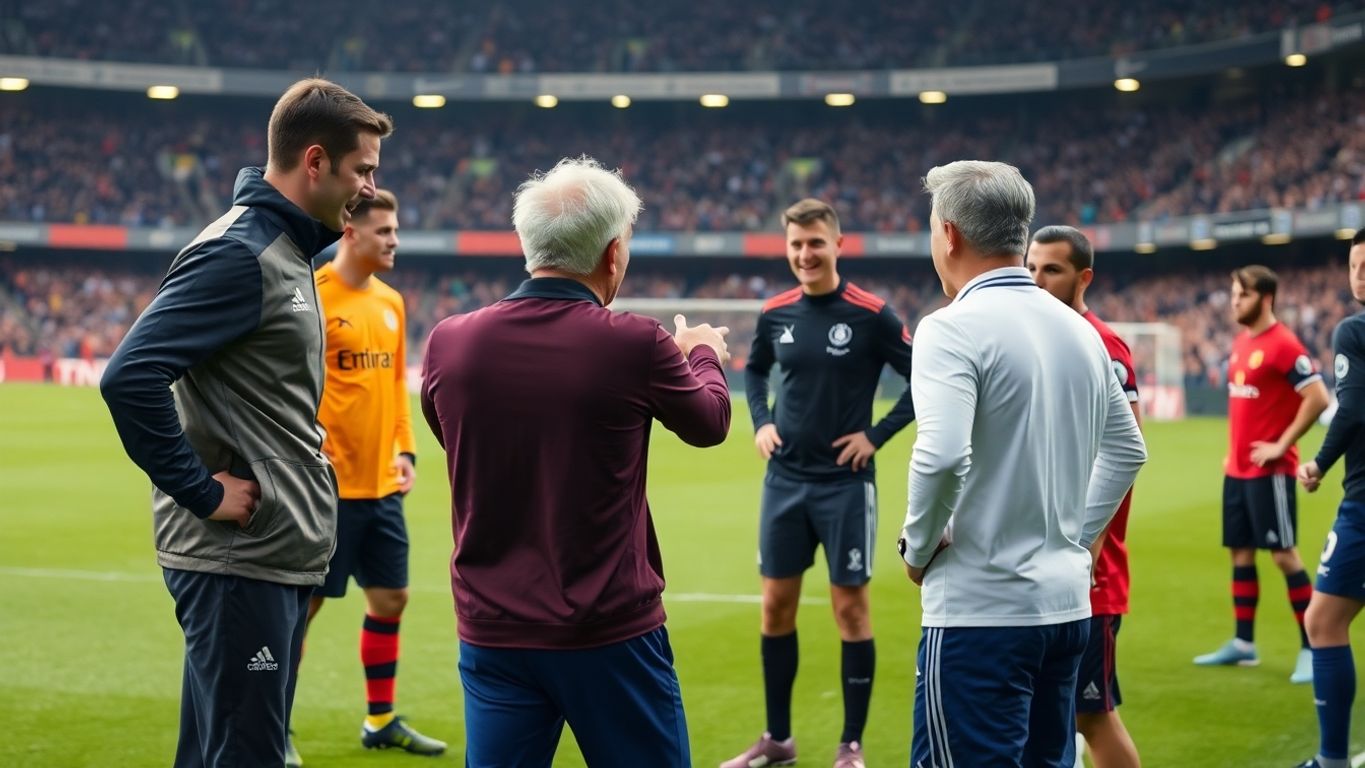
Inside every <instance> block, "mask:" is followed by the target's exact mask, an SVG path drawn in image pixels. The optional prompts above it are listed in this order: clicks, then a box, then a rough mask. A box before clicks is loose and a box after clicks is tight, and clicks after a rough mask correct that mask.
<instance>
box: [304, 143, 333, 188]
mask: <svg viewBox="0 0 1365 768" xmlns="http://www.w3.org/2000/svg"><path fill="white" fill-rule="evenodd" d="M324 162H326V163H331V159H330V158H328V157H327V150H325V149H323V148H322V145H321V144H313V145H311V146H309V147H308V149H305V150H304V151H303V167H304V169H305V170H306V171H307V172H308V178H309V179H311V180H313V181H317V179H318V177H320V176H321V175H322V174H323V173H326V172H327V169H324V168H323V163H324Z"/></svg>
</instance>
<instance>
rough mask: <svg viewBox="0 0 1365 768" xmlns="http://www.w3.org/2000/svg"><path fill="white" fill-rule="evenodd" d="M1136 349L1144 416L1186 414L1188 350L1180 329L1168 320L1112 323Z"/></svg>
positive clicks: (1178, 416) (1163, 418) (1165, 417)
mask: <svg viewBox="0 0 1365 768" xmlns="http://www.w3.org/2000/svg"><path fill="white" fill-rule="evenodd" d="M1109 327H1110V328H1113V329H1114V332H1115V333H1117V334H1118V335H1119V336H1121V337H1123V340H1124V341H1126V342H1128V346H1129V348H1130V349H1132V350H1133V367H1134V368H1136V369H1137V381H1138V406H1139V408H1140V409H1141V412H1142V417H1143V418H1144V419H1155V420H1158V421H1174V420H1178V419H1183V418H1185V371H1184V359H1185V354H1184V350H1183V348H1182V344H1181V337H1180V329H1179V328H1176V327H1175V326H1173V325H1170V324H1169V323H1109Z"/></svg>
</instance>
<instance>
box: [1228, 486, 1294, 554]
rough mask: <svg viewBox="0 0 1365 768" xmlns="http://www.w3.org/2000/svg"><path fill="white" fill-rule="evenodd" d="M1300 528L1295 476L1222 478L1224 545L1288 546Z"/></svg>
mask: <svg viewBox="0 0 1365 768" xmlns="http://www.w3.org/2000/svg"><path fill="white" fill-rule="evenodd" d="M1298 528H1299V509H1298V501H1297V499H1296V497H1295V494H1294V478H1293V477H1292V476H1290V475H1270V476H1268V477H1252V478H1248V479H1241V478H1236V477H1224V478H1223V546H1225V547H1228V548H1230V549H1289V548H1291V547H1293V546H1294V544H1295V542H1296V540H1297V539H1298V536H1297V534H1298Z"/></svg>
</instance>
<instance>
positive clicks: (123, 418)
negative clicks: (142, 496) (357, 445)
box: [100, 240, 261, 517]
mask: <svg viewBox="0 0 1365 768" xmlns="http://www.w3.org/2000/svg"><path fill="white" fill-rule="evenodd" d="M260 318H261V267H260V263H259V262H258V261H257V260H256V257H255V255H253V254H252V253H251V252H250V251H249V250H248V249H247V248H246V247H245V246H243V245H241V244H240V243H237V242H236V241H231V240H209V241H205V242H203V243H200V244H198V245H196V246H194V247H193V249H191V250H189V251H187V252H185V253H184V254H182V255H181V256H179V257H178V258H177V259H176V260H175V262H174V263H173V264H172V265H171V270H170V272H169V273H167V275H166V279H165V280H163V281H162V283H161V287H160V288H159V289H158V290H157V293H156V296H155V297H154V298H153V299H152V302H151V304H149V305H147V309H146V310H144V311H143V312H142V315H141V316H140V317H138V319H137V322H136V323H134V324H133V327H132V328H131V329H129V331H128V335H127V336H125V337H124V338H123V341H122V342H121V343H120V344H119V345H118V349H117V350H115V351H114V355H113V357H112V358H110V360H109V366H108V368H107V369H106V370H105V372H104V377H103V378H102V379H101V380H100V393H101V394H103V395H104V401H105V403H107V404H108V406H109V413H110V414H111V415H112V416H113V417H114V427H115V428H116V429H117V430H118V435H119V439H120V440H122V441H123V449H124V450H125V451H127V453H128V457H129V458H131V459H132V460H133V463H134V464H137V465H138V467H140V468H141V469H142V471H143V472H146V473H147V477H149V478H150V479H151V481H152V484H153V485H155V486H156V487H157V488H160V489H161V490H162V491H163V492H164V493H166V494H167V495H169V496H170V497H171V498H173V499H175V503H176V504H179V505H180V506H182V507H184V508H186V509H188V510H190V511H191V512H193V513H194V514H196V515H198V516H199V517H208V516H209V515H211V514H213V512H214V510H216V509H217V508H218V505H219V504H221V503H222V501H223V486H222V484H221V483H219V482H218V481H217V480H214V479H213V477H212V476H211V475H210V474H209V471H208V468H207V467H205V466H204V462H203V461H201V460H200V458H199V456H198V455H196V454H195V452H194V449H193V448H192V447H191V446H190V443H189V440H188V439H187V438H186V437H185V432H184V430H183V429H181V426H180V418H179V416H178V415H177V413H176V409H175V398H174V397H173V396H172V394H171V389H170V387H171V384H172V383H174V382H175V381H177V380H178V379H179V378H180V377H181V376H183V375H184V374H185V372H186V371H188V370H189V369H190V368H192V367H194V366H195V365H197V364H199V363H201V362H203V361H204V360H207V359H208V358H209V357H210V356H212V355H213V354H214V353H215V352H217V351H218V350H220V349H222V348H223V347H225V346H227V345H228V344H231V343H232V342H233V341H235V340H237V339H239V338H241V337H242V336H243V335H245V334H248V333H250V332H252V331H254V330H255V329H256V328H257V327H258V326H259V325H260Z"/></svg>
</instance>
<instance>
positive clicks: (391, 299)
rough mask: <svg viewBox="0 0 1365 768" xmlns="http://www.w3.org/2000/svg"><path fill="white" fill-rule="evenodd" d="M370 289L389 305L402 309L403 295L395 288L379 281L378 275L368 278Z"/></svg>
mask: <svg viewBox="0 0 1365 768" xmlns="http://www.w3.org/2000/svg"><path fill="white" fill-rule="evenodd" d="M370 285H371V289H372V290H373V291H374V293H375V295H376V296H380V297H382V298H383V299H384V300H385V301H387V302H388V303H390V304H394V305H396V306H397V308H398V309H402V308H403V294H402V293H400V292H399V290H398V289H397V288H394V287H393V286H392V285H389V284H388V283H386V282H384V281H383V280H380V279H379V275H371V276H370Z"/></svg>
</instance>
